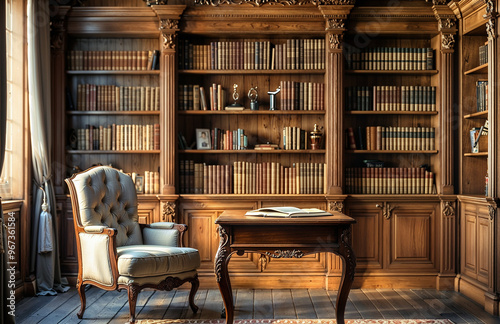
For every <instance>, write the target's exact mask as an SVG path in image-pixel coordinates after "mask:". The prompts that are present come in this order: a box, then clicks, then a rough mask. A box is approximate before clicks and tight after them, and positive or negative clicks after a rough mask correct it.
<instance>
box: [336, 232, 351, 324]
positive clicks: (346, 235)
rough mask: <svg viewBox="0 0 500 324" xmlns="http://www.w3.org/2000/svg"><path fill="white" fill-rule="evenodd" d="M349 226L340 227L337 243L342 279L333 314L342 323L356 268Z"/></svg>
mask: <svg viewBox="0 0 500 324" xmlns="http://www.w3.org/2000/svg"><path fill="white" fill-rule="evenodd" d="M350 242H351V227H350V226H349V227H346V228H343V229H342V234H341V236H340V245H339V252H338V254H339V256H340V257H341V258H342V279H341V281H340V286H339V291H338V293H337V304H336V307H335V316H336V318H337V324H344V311H345V305H346V303H347V297H348V296H349V290H351V286H352V282H353V281H354V271H355V268H356V257H355V256H354V252H353V251H352V248H351V245H350Z"/></svg>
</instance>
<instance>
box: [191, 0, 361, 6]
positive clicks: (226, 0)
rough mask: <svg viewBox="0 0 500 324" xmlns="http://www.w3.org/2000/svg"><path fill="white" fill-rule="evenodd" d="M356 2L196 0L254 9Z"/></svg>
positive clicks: (202, 3) (331, 0) (206, 4)
mask: <svg viewBox="0 0 500 324" xmlns="http://www.w3.org/2000/svg"><path fill="white" fill-rule="evenodd" d="M355 2H356V1H355V0H194V4H195V5H200V6H214V7H217V6H220V5H241V4H250V5H252V6H254V7H260V6H262V5H265V4H269V5H282V6H293V5H306V4H313V5H315V6H318V5H354V3H355Z"/></svg>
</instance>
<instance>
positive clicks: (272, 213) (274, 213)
mask: <svg viewBox="0 0 500 324" xmlns="http://www.w3.org/2000/svg"><path fill="white" fill-rule="evenodd" d="M245 215H246V216H262V217H308V216H331V215H332V213H329V212H326V211H324V210H321V209H318V208H297V207H265V208H259V209H256V210H251V211H249V212H246V214H245Z"/></svg>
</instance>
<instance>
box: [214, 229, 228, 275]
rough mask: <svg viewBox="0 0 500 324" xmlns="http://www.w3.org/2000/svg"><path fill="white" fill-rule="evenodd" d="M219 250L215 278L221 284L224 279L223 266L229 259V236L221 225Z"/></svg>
mask: <svg viewBox="0 0 500 324" xmlns="http://www.w3.org/2000/svg"><path fill="white" fill-rule="evenodd" d="M219 236H220V242H219V249H218V250H217V255H216V260H215V278H216V280H217V282H220V281H221V279H222V264H223V262H226V257H227V248H226V246H227V243H228V241H229V240H228V235H227V232H226V230H225V229H224V227H222V226H220V225H219Z"/></svg>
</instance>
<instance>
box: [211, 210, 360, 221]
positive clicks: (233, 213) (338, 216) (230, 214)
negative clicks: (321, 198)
mask: <svg viewBox="0 0 500 324" xmlns="http://www.w3.org/2000/svg"><path fill="white" fill-rule="evenodd" d="M245 213H246V211H245V210H226V211H224V212H223V213H222V214H221V215H220V216H219V217H218V218H217V220H216V221H215V223H216V224H221V225H273V224H279V225H341V224H354V223H356V220H355V219H354V218H352V217H349V216H347V215H345V214H342V213H341V212H336V211H334V212H331V213H332V214H333V215H332V216H304V217H262V216H245Z"/></svg>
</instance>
